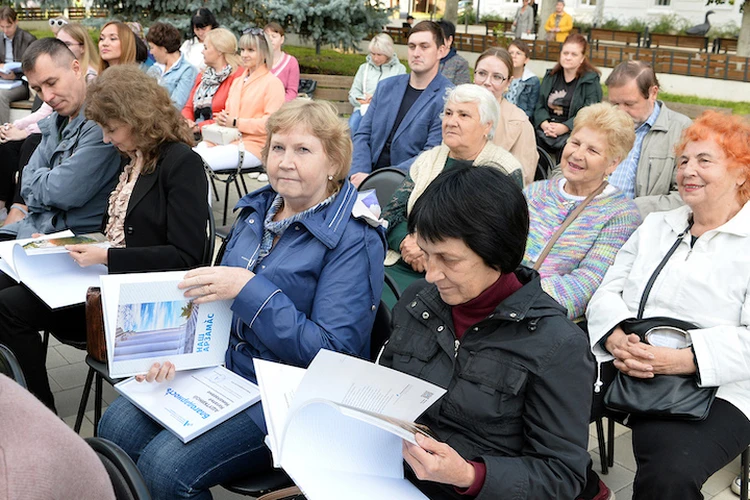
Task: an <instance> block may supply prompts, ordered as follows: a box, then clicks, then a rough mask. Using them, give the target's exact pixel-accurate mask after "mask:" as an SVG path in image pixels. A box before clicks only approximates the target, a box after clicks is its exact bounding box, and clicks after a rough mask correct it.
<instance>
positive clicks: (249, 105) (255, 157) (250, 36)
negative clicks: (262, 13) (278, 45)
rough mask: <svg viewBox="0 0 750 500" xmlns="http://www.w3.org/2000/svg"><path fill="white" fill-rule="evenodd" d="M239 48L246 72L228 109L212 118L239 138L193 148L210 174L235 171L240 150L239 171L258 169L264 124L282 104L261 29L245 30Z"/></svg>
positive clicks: (233, 91) (281, 89)
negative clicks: (233, 129) (233, 131)
mask: <svg viewBox="0 0 750 500" xmlns="http://www.w3.org/2000/svg"><path fill="white" fill-rule="evenodd" d="M239 45H240V57H241V58H242V64H243V66H244V67H245V69H244V71H243V72H242V73H241V74H240V75H239V76H238V77H237V78H235V80H234V82H232V86H231V87H230V88H229V97H227V106H226V108H225V109H224V110H223V111H221V112H220V113H218V114H216V115H214V120H215V121H216V123H217V124H218V125H220V126H222V127H231V128H235V129H237V132H238V136H239V137H240V138H239V139H238V140H235V141H234V142H232V143H231V144H223V145H217V144H213V143H210V142H207V141H202V142H200V143H198V145H197V146H196V147H195V151H196V153H198V154H199V155H201V156H202V157H203V159H204V160H205V162H206V163H207V164H208V166H209V167H211V168H212V169H213V170H228V169H234V168H237V162H238V161H239V158H240V154H239V153H240V147H242V149H243V150H244V156H243V161H242V167H243V168H252V167H259V166H260V165H261V160H260V153H261V149H263V145H264V144H265V142H266V122H267V121H268V117H269V116H271V114H273V113H274V112H275V111H277V110H278V109H279V108H280V107H281V105H282V104H284V94H285V90H284V84H283V83H281V80H279V79H278V78H277V77H275V76H274V75H273V73H271V70H270V68H271V67H273V52H272V50H273V48H272V47H273V45H272V44H271V40H270V39H269V38H268V35H267V34H266V33H265V32H264V31H263V30H262V29H261V28H248V29H246V30H245V31H243V34H242V37H241V38H240V43H239ZM264 175H265V174H264ZM266 179H267V178H266Z"/></svg>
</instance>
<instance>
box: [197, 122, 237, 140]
mask: <svg viewBox="0 0 750 500" xmlns="http://www.w3.org/2000/svg"><path fill="white" fill-rule="evenodd" d="M201 133H202V134H203V140H204V141H208V142H213V143H214V144H216V145H217V146H223V145H225V144H231V143H233V142H234V141H238V140H240V139H241V138H242V134H240V131H239V130H237V129H236V128H232V127H222V126H221V125H217V124H215V123H212V124H211V125H206V126H205V127H203V129H201Z"/></svg>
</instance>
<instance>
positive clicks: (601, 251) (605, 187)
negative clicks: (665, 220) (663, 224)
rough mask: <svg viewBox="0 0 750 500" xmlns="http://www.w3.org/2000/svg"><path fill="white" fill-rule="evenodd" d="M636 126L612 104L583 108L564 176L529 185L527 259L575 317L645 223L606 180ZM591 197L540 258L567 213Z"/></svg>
mask: <svg viewBox="0 0 750 500" xmlns="http://www.w3.org/2000/svg"><path fill="white" fill-rule="evenodd" d="M631 124H632V120H631V119H630V117H629V116H628V115H627V114H625V113H624V112H623V111H619V110H617V109H616V108H614V107H612V106H610V105H609V104H606V103H599V104H592V105H591V106H588V107H586V108H583V109H582V110H581V111H580V112H579V113H578V115H577V116H576V118H575V123H574V126H573V132H572V133H571V135H570V139H568V143H567V144H566V145H565V149H563V153H562V158H561V161H560V169H561V171H562V175H563V178H561V179H560V178H556V179H551V180H546V181H542V182H535V183H533V184H531V185H530V186H528V187H527V188H526V189H525V190H524V194H525V195H526V199H527V200H528V203H529V219H530V227H529V240H528V242H527V244H526V254H525V256H524V260H523V263H524V265H527V266H529V267H532V266H535V267H534V268H535V269H537V270H538V271H539V274H540V275H541V277H542V288H543V289H544V291H545V292H547V293H548V294H550V295H551V296H552V298H553V299H555V300H557V302H559V303H560V304H562V305H563V306H564V307H565V308H566V309H567V311H568V317H569V318H570V319H576V318H580V317H582V316H583V313H584V311H585V310H586V305H587V304H588V302H589V299H590V298H591V295H593V293H594V292H595V291H596V289H597V288H598V287H599V284H600V283H601V282H602V278H604V273H606V272H607V269H608V268H609V266H610V265H612V262H613V261H614V260H615V255H617V251H618V250H619V249H620V247H621V246H622V245H623V244H624V243H625V241H627V239H628V238H629V237H630V235H631V234H632V233H633V231H635V229H636V228H637V227H638V224H640V222H641V217H640V215H639V214H638V209H637V207H636V206H635V204H634V203H633V202H632V201H631V200H629V199H628V198H627V197H626V196H625V195H624V194H623V193H622V192H621V191H620V190H619V189H617V187H615V186H613V185H612V184H608V183H607V182H606V180H607V177H608V176H609V175H610V174H611V173H612V171H613V170H614V169H615V168H617V165H618V164H619V163H620V162H621V161H622V159H623V158H624V157H625V156H627V154H628V151H630V148H632V146H633V140H634V133H633V129H632V127H631ZM591 195H594V197H593V198H592V199H591V200H590V202H589V203H588V204H587V205H585V207H586V208H585V209H584V210H583V211H582V212H581V213H580V214H579V215H578V216H577V217H576V218H575V220H573V221H572V222H571V224H570V225H569V226H568V227H567V228H566V229H565V231H564V232H563V233H562V234H561V235H560V237H559V239H557V240H556V241H555V242H554V245H553V246H552V247H551V251H550V252H549V254H548V255H547V256H546V258H544V260H543V261H541V262H540V261H539V257H540V255H541V254H542V252H543V251H544V250H545V249H546V247H547V245H548V242H549V241H550V240H551V238H552V237H553V235H554V234H555V233H556V232H557V231H558V229H559V228H560V227H561V226H562V224H563V222H564V221H566V220H567V217H568V215H569V214H570V213H571V212H572V211H573V210H574V209H575V208H576V207H577V206H579V205H580V204H581V203H583V202H584V200H586V199H588V197H589V196H591Z"/></svg>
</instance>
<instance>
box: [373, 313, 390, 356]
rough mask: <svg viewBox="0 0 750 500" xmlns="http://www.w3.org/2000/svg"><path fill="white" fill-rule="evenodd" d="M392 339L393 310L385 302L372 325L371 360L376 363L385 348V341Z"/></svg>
mask: <svg viewBox="0 0 750 500" xmlns="http://www.w3.org/2000/svg"><path fill="white" fill-rule="evenodd" d="M390 337H391V310H390V309H388V306H387V305H385V302H383V301H382V300H381V301H380V305H379V306H378V310H377V312H376V313H375V323H373V325H372V333H371V334H370V359H371V360H372V361H375V359H376V358H377V357H378V353H379V352H380V348H381V347H383V344H385V341H386V340H388V339H389V338H390Z"/></svg>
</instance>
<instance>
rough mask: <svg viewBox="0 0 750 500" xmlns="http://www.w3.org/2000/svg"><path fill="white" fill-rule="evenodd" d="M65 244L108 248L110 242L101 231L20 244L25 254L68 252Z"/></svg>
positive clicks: (38, 239)
mask: <svg viewBox="0 0 750 500" xmlns="http://www.w3.org/2000/svg"><path fill="white" fill-rule="evenodd" d="M66 245H93V246H97V247H101V248H109V247H110V243H109V241H107V237H106V236H104V235H103V234H102V233H90V234H81V235H78V236H54V237H50V238H36V239H34V240H31V241H29V242H28V243H24V244H23V245H21V246H22V247H23V250H24V252H26V255H46V254H51V253H69V252H68V250H67V249H66V248H65V246H66Z"/></svg>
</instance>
